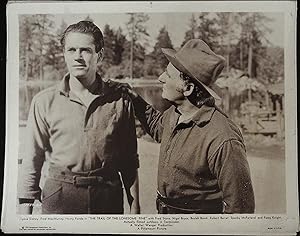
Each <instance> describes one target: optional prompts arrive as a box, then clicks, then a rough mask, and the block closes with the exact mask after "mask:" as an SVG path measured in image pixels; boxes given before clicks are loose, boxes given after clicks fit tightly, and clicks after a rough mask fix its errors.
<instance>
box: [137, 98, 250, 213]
mask: <svg viewBox="0 0 300 236" xmlns="http://www.w3.org/2000/svg"><path fill="white" fill-rule="evenodd" d="M133 102H134V106H135V112H136V115H137V116H138V118H139V120H140V121H141V123H142V124H143V126H144V127H145V129H146V131H147V132H148V133H149V134H150V135H151V136H152V137H153V138H154V139H155V140H156V141H157V142H159V143H161V146H160V156H159V166H158V179H157V182H158V192H159V193H160V194H161V195H163V196H164V197H167V198H172V199H181V200H182V199H183V200H186V201H187V202H188V201H189V200H211V199H222V200H223V202H224V205H225V208H224V212H225V213H253V212H254V194H253V188H252V183H251V178H250V170H249V165H248V162H247V159H246V150H245V146H244V142H243V138H242V135H241V133H240V131H239V129H238V128H237V126H236V125H235V124H234V123H233V122H232V121H231V120H230V119H228V117H227V116H226V115H225V114H223V113H222V112H221V111H220V110H219V109H218V108H216V107H209V106H206V105H203V106H202V107H201V108H200V109H199V111H198V112H197V113H196V114H195V115H194V116H193V117H192V118H191V119H189V120H187V121H184V122H181V123H178V119H179V116H180V113H179V112H178V111H177V110H176V108H175V107H174V106H171V107H170V108H169V109H168V110H166V111H165V112H164V113H160V112H158V111H156V110H155V109H154V108H153V107H152V106H151V105H149V104H147V103H146V102H145V101H144V100H143V99H142V98H141V97H138V98H136V99H134V100H133Z"/></svg>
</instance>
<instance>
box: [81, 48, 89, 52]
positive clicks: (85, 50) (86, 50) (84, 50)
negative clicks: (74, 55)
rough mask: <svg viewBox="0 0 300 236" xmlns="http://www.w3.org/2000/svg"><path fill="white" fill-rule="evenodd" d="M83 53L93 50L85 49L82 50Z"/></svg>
mask: <svg viewBox="0 0 300 236" xmlns="http://www.w3.org/2000/svg"><path fill="white" fill-rule="evenodd" d="M81 51H82V52H91V50H90V49H89V48H83V49H81Z"/></svg>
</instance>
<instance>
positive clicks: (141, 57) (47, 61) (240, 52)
mask: <svg viewBox="0 0 300 236" xmlns="http://www.w3.org/2000/svg"><path fill="white" fill-rule="evenodd" d="M128 16H129V18H128V21H127V23H126V31H125V32H123V30H122V28H121V27H119V28H117V29H114V28H111V26H110V25H108V24H107V25H105V27H104V29H103V35H104V43H105V51H104V59H103V61H102V62H100V63H99V65H98V71H99V72H100V73H101V74H102V75H104V76H106V77H118V78H125V77H130V76H133V77H135V78H139V77H148V78H149V77H151V78H157V76H159V75H160V73H161V72H162V71H163V70H164V69H165V67H166V65H167V64H168V61H167V59H166V58H165V57H164V55H163V53H162V52H161V48H164V47H165V48H173V44H172V41H171V39H170V36H169V32H168V30H167V28H166V27H165V26H163V27H162V28H161V29H159V33H158V36H157V38H156V42H154V44H153V45H154V46H153V47H152V48H149V41H148V38H149V34H148V31H147V27H146V23H147V21H148V20H149V16H148V15H147V14H144V13H129V14H128ZM53 17H54V16H53V15H47V14H46V15H41V14H40V15H20V17H19V21H20V76H21V78H23V79H25V80H34V79H40V80H43V79H47V78H49V79H51V80H52V79H55V78H56V79H59V78H61V76H62V75H63V74H64V73H65V72H66V66H65V63H64V58H63V53H62V48H61V45H60V43H59V36H60V35H61V34H62V32H63V31H64V30H65V29H66V27H67V24H66V23H65V22H64V21H62V23H61V25H60V26H58V27H55V25H54V20H53ZM85 19H86V20H90V21H93V19H91V18H90V16H86V18H85ZM268 21H269V19H268V18H267V17H266V16H265V15H264V14H263V13H247V12H242V13H241V12H235V13H233V12H218V13H208V12H202V13H193V14H191V18H190V21H189V23H188V25H187V27H188V28H187V30H186V32H185V36H184V40H183V42H182V45H183V44H184V43H186V42H187V41H188V40H190V39H192V38H201V39H203V40H204V41H205V42H206V43H207V44H208V45H210V46H211V48H212V49H213V50H214V51H215V52H216V53H218V54H221V55H223V56H224V57H225V58H226V61H227V66H226V69H225V70H224V72H225V73H229V72H230V71H231V69H238V70H240V71H242V72H243V73H245V74H246V75H247V74H248V75H250V77H251V78H252V80H254V81H257V82H258V83H262V84H264V85H268V84H270V83H276V82H277V81H278V80H282V78H283V75H284V73H283V72H284V68H283V64H284V63H283V60H284V53H283V49H282V48H275V47H272V45H270V43H269V42H267V40H266V34H267V33H269V32H270V29H268V27H266V23H267V22H268ZM263 43H264V44H263ZM146 48H147V50H146ZM147 52H149V53H147ZM131 70H132V72H131ZM131 73H132V74H131ZM228 75H229V74H228ZM225 77H226V76H225ZM240 83H243V82H242V80H240V81H239V83H238V84H240ZM245 84H246V81H245ZM245 84H244V85H245ZM244 85H243V86H244ZM245 86H246V85H245Z"/></svg>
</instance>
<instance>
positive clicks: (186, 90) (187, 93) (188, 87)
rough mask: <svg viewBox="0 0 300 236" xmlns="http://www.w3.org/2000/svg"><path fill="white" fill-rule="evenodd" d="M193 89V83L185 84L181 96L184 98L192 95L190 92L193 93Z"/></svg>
mask: <svg viewBox="0 0 300 236" xmlns="http://www.w3.org/2000/svg"><path fill="white" fill-rule="evenodd" d="M194 89H195V85H194V84H193V83H187V84H186V85H185V88H184V92H183V95H184V96H185V97H188V96H190V95H191V94H192V92H193V91H194Z"/></svg>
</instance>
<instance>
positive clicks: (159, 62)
mask: <svg viewBox="0 0 300 236" xmlns="http://www.w3.org/2000/svg"><path fill="white" fill-rule="evenodd" d="M161 48H173V45H172V42H171V39H170V36H169V33H168V31H167V29H166V27H165V26H163V27H162V28H161V29H160V31H159V34H158V36H157V42H156V43H155V45H154V49H153V51H152V52H151V53H150V55H149V56H148V57H147V61H146V62H147V63H146V62H145V73H146V74H147V75H154V76H158V75H160V74H161V73H162V71H163V70H164V69H165V68H166V66H167V65H168V63H169V61H168V59H167V58H166V57H165V56H164V54H163V53H162V51H161Z"/></svg>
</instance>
